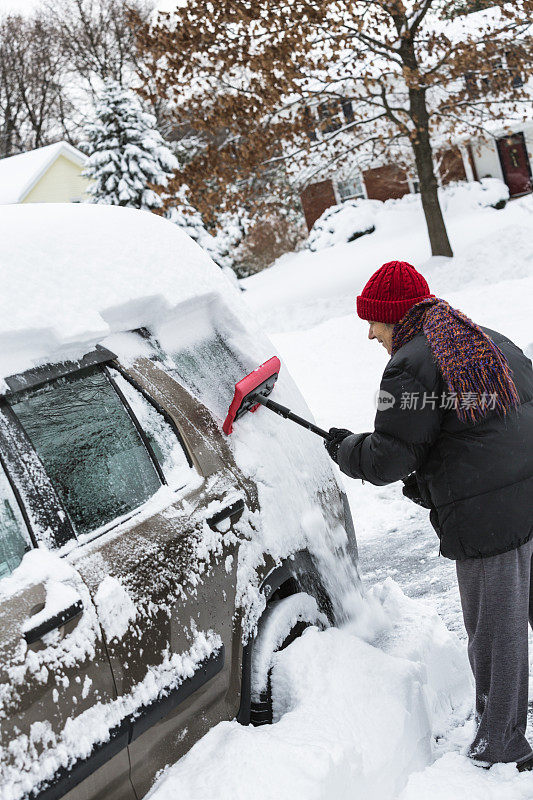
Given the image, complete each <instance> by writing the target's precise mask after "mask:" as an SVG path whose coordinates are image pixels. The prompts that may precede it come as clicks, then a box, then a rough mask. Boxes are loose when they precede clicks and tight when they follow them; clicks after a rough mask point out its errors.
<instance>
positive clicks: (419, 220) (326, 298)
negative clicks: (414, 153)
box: [241, 184, 533, 334]
mask: <svg viewBox="0 0 533 800" xmlns="http://www.w3.org/2000/svg"><path fill="white" fill-rule="evenodd" d="M469 186H474V185H473V184H464V185H463V187H462V188H464V193H462V188H461V191H459V190H457V191H458V192H459V195H460V196H459V197H458V199H457V204H456V205H454V203H453V202H452V203H450V204H449V205H448V206H447V208H446V209H445V211H444V216H445V221H446V224H447V228H448V233H449V236H450V239H451V243H452V247H453V249H454V252H455V253H456V254H457V255H456V258H455V259H453V260H451V261H450V259H440V261H439V263H440V268H439V270H440V274H441V275H442V278H443V279H442V280H439V281H438V283H435V285H433V283H432V270H433V269H434V268H436V267H437V261H436V260H435V259H433V260H432V261H431V262H429V264H428V258H429V257H430V253H431V251H430V248H429V241H428V236H427V230H426V226H425V221H424V216H423V212H422V207H421V203H420V196H419V195H406V196H405V197H404V198H402V199H401V200H387V202H385V203H384V204H383V207H382V209H381V210H380V211H379V213H378V215H377V217H376V230H375V232H374V233H372V234H370V235H369V236H363V237H361V238H359V239H357V240H356V241H353V242H349V243H346V244H338V245H336V246H335V247H334V248H326V249H324V250H319V251H318V252H314V253H310V252H309V251H303V252H300V253H287V254H286V255H285V256H282V257H281V258H280V259H278V260H277V261H276V262H275V263H274V264H273V265H272V267H270V268H269V269H267V270H264V271H263V272H261V273H259V274H257V275H254V276H251V277H250V278H246V279H245V280H243V281H241V285H242V286H243V287H244V288H245V289H246V293H245V298H246V300H247V301H248V303H249V304H250V305H251V306H252V308H253V309H254V311H255V312H256V314H257V317H258V318H259V319H260V321H261V322H262V324H263V325H264V326H265V328H266V329H267V330H268V331H269V333H270V334H272V333H278V332H285V331H290V332H294V331H296V330H299V329H308V328H310V327H312V326H314V325H317V324H319V323H321V322H325V321H326V320H329V319H331V318H337V317H340V316H343V315H348V314H354V313H355V298H356V296H357V295H358V294H360V293H361V290H362V288H363V286H364V285H365V283H366V282H367V280H368V278H369V277H370V275H371V274H372V272H374V271H375V270H376V269H377V268H378V267H380V266H381V264H383V263H384V262H386V261H391V260H393V259H398V260H402V261H409V262H410V263H411V264H414V265H415V266H417V267H418V268H420V269H421V270H422V272H424V274H426V272H427V273H428V274H427V278H428V280H429V284H430V289H431V290H432V291H434V292H436V293H437V294H440V295H441V296H446V295H445V293H446V292H447V291H449V290H451V289H455V288H456V287H458V286H459V285H462V283H466V282H468V281H469V280H470V274H471V272H470V269H471V268H474V270H475V276H476V277H475V281H477V280H478V279H480V278H481V279H482V280H485V281H486V282H487V283H488V282H492V283H494V281H498V282H499V281H501V280H502V278H504V277H507V276H508V277H509V278H514V277H518V276H519V275H520V276H525V275H526V274H527V275H529V274H532V272H533V270H531V269H530V266H531V248H530V241H531V236H532V233H533V213H532V209H533V201H532V197H531V195H530V196H529V197H526V198H523V199H521V200H513V201H512V202H510V203H508V204H507V206H506V207H505V208H504V209H502V210H499V211H497V210H495V209H493V208H491V207H490V206H483V207H481V206H480V205H479V202H478V200H479V197H480V196H481V197H483V196H485V195H484V193H481V189H479V187H480V186H481V184H476V185H475V186H474V189H469V188H468V187H469ZM476 186H477V187H478V188H476ZM504 188H506V187H504ZM454 191H455V190H454ZM461 197H462V199H461ZM487 197H488V194H487ZM492 199H494V197H492ZM459 200H461V203H459ZM463 201H464V203H463ZM511 228H512V229H513V231H514V233H513V231H512V230H511ZM500 237H505V238H504V239H503V238H502V241H501V242H500ZM493 248H497V253H498V257H495V256H494V257H493V255H492V251H493ZM466 257H467V258H468V260H469V263H468V265H466V264H464V262H463V264H464V266H465V267H467V268H466V271H465V272H464V274H463V276H462V277H461V266H460V263H461V262H462V260H463V258H466ZM448 270H449V271H450V273H451V274H453V276H454V277H453V278H451V279H450V281H449V282H448V280H447V278H446V275H447V272H448ZM484 270H486V274H487V278H486V279H483V278H482V276H483V272H484ZM446 299H449V298H446ZM463 310H464V311H465V312H466V313H468V308H463ZM501 310H502V313H503V311H504V309H501ZM358 324H359V322H358ZM483 324H485V323H483ZM503 332H505V331H503Z"/></svg>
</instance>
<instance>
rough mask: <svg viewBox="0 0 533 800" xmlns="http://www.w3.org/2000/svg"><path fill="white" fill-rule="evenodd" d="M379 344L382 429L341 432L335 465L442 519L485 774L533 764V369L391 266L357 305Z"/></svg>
mask: <svg viewBox="0 0 533 800" xmlns="http://www.w3.org/2000/svg"><path fill="white" fill-rule="evenodd" d="M357 313H358V315H359V316H360V317H361V318H362V319H364V320H367V321H368V322H369V323H370V329H369V333H368V336H369V338H370V339H376V340H378V341H379V342H380V343H381V344H382V345H383V346H384V347H385V348H386V350H387V352H388V353H389V354H390V355H391V356H392V357H391V359H390V361H389V362H388V364H387V366H386V368H385V372H384V373H383V378H382V381H381V386H380V392H379V395H378V411H377V414H376V419H375V427H374V431H373V432H372V433H362V434H353V433H352V432H351V431H348V430H345V429H339V428H332V429H331V431H330V433H331V434H332V439H331V441H329V442H326V448H327V450H328V452H329V454H330V455H331V457H332V458H333V459H334V460H335V461H336V462H337V463H338V465H339V467H340V468H341V470H342V471H343V472H344V473H346V475H349V476H350V477H352V478H361V479H363V480H366V481H369V482H370V483H373V484H376V485H378V486H382V485H384V484H387V483H392V482H394V481H397V480H400V479H403V480H404V490H403V491H404V494H405V495H406V496H407V497H409V498H410V499H412V500H414V501H415V502H417V503H419V504H420V505H423V506H425V507H426V508H428V509H430V520H431V523H432V525H433V527H434V528H435V530H436V532H437V534H438V535H439V538H440V552H441V553H442V555H443V556H446V557H447V558H451V559H454V560H455V561H456V567H457V578H458V582H459V591H460V595H461V604H462V609H463V617H464V622H465V627H466V631H467V634H468V641H469V645H468V654H469V658H470V664H471V666H472V671H473V673H474V678H475V683H476V719H477V723H478V728H477V734H476V737H475V739H474V741H473V742H472V745H471V747H470V753H469V755H470V756H471V758H472V759H473V760H474V761H475V762H476V763H477V764H479V765H481V766H490V765H492V764H494V763H497V762H516V763H517V767H518V769H520V770H524V769H532V768H533V751H532V750H531V747H530V746H529V743H528V742H527V740H526V737H525V730H526V724H527V702H528V628H527V625H528V616H529V619H530V621H533V592H532V591H531V578H532V572H531V562H532V556H533V541H532V536H533V370H532V368H531V361H530V360H529V359H528V358H526V356H525V355H524V353H523V352H522V351H521V350H520V349H519V348H518V347H517V346H516V345H515V344H513V342H511V341H510V340H509V339H507V338H506V337H505V336H503V335H502V334H500V333H497V332H496V331H493V330H489V329H487V328H482V327H480V326H478V325H476V324H475V323H474V322H472V321H471V320H470V319H468V317H466V316H465V315H464V314H462V313H461V312H460V311H457V310H456V309H453V308H452V307H451V306H450V305H449V304H448V303H447V302H446V301H444V300H441V299H439V298H437V297H435V296H434V295H432V294H430V291H429V287H428V284H427V282H426V281H425V279H424V278H423V276H422V275H421V274H420V273H418V272H417V271H416V270H415V268H414V267H412V266H411V265H410V264H407V263H405V262H401V261H392V262H390V263H388V264H384V265H383V266H382V267H381V268H380V269H378V270H377V272H375V273H374V275H372V277H371V278H370V280H369V281H368V283H367V284H366V286H365V288H364V289H363V292H362V294H361V295H360V296H359V297H358V298H357Z"/></svg>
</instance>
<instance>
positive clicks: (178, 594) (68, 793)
mask: <svg viewBox="0 0 533 800" xmlns="http://www.w3.org/2000/svg"><path fill="white" fill-rule="evenodd" d="M98 359H100V366H99V368H101V369H107V368H108V366H109V365H110V366H112V367H114V368H116V369H118V370H120V372H121V373H122V374H123V375H124V376H125V377H126V378H127V380H128V381H129V382H131V384H132V385H133V386H134V387H135V388H136V389H137V390H138V391H139V392H141V393H142V394H143V395H144V396H145V397H146V398H149V400H150V402H151V403H153V404H154V407H156V408H157V409H158V410H159V411H160V413H162V414H164V416H165V419H166V420H167V421H168V422H169V423H170V424H171V425H172V426H173V427H174V429H175V431H176V434H177V435H179V438H180V440H181V443H182V446H183V448H184V450H185V451H186V454H187V457H188V459H189V460H190V463H191V465H192V466H191V469H192V470H194V471H195V472H196V473H197V474H198V480H197V481H196V483H193V485H192V486H189V487H185V489H181V490H177V491H175V492H174V497H173V498H171V499H170V501H167V502H166V503H163V504H162V507H160V508H151V507H150V508H148V511H146V509H145V510H144V511H143V507H142V506H141V508H139V509H136V510H134V511H133V512H132V513H130V514H129V515H128V516H127V518H126V519H121V520H119V521H118V522H117V524H115V525H108V526H106V529H105V530H104V531H103V532H100V533H97V535H95V536H90V535H89V536H86V537H80V538H79V540H78V541H76V540H74V539H72V538H71V540H70V542H69V546H66V547H65V546H63V549H62V551H61V555H62V558H63V561H64V562H65V564H68V567H69V568H72V569H73V570H75V571H76V572H77V574H78V575H79V576H80V577H81V583H79V585H78V584H75V587H77V588H76V591H77V592H78V593H79V596H80V598H81V603H82V606H83V609H82V611H83V613H81V614H80V613H78V614H77V616H73V618H72V619H70V621H67V622H66V623H64V624H62V623H61V619H59V620H56V625H55V628H54V629H53V631H52V629H51V632H49V633H46V634H44V635H43V636H42V637H38V636H37V638H36V639H35V641H33V642H31V643H27V644H24V637H23V635H22V633H21V631H23V630H27V629H28V620H31V618H32V617H33V616H34V615H35V614H37V613H38V612H39V610H40V609H42V607H43V605H44V604H45V602H46V591H47V590H46V586H45V581H39V580H37V581H34V582H32V581H31V580H29V581H26V583H25V584H24V585H22V586H21V587H18V586H16V587H15V590H14V591H5V592H3V593H2V583H3V580H0V631H1V634H0V684H2V686H3V693H4V694H3V695H2V699H3V718H2V719H1V744H2V747H3V750H2V753H3V760H2V763H1V764H0V767H1V768H2V770H3V772H2V773H0V774H1V775H3V777H0V789H1V786H2V781H4V789H5V792H4V790H0V794H1V795H2V798H9V800H11V798H13V800H15V797H37V798H39V799H40V800H52V799H53V798H59V797H65V798H69V800H96V798H104V797H105V798H106V800H130V798H131V800H136V798H140V797H142V796H144V795H145V794H146V792H147V791H148V790H149V789H150V787H151V785H152V783H153V781H154V778H155V776H156V774H157V772H158V771H160V770H161V769H162V768H164V767H165V766H166V765H168V764H170V763H172V762H174V761H176V760H177V759H178V758H179V757H180V756H182V755H183V754H184V753H186V752H187V750H188V749H189V748H190V747H191V746H192V745H193V744H194V743H195V742H196V741H197V740H198V739H199V738H200V737H201V736H203V735H204V734H205V733H206V732H207V731H208V730H209V728H211V727H212V726H213V725H216V724H217V723H218V722H219V721H221V720H229V719H233V718H235V717H237V718H238V719H239V721H241V722H243V723H245V724H246V723H247V722H249V717H250V686H249V683H250V665H249V661H250V648H251V647H252V646H253V641H250V642H249V643H248V644H246V645H244V644H243V636H242V633H243V631H242V618H241V614H240V612H239V611H238V610H237V611H236V590H237V589H236V587H237V566H238V548H239V542H240V541H241V540H242V538H243V536H244V537H245V536H249V535H253V518H254V514H255V513H257V512H258V511H259V513H260V508H259V501H258V492H257V487H256V485H255V483H254V482H253V480H251V479H250V478H249V477H247V476H246V475H245V474H244V473H243V472H242V470H241V469H239V467H238V465H237V464H236V462H235V460H234V456H233V454H232V451H231V449H230V448H229V447H228V444H227V441H226V439H225V437H224V435H223V434H222V432H221V431H220V429H219V427H218V426H217V424H216V423H215V421H214V419H213V417H212V416H211V414H210V412H209V411H208V410H207V408H206V407H205V406H203V405H202V404H201V403H200V402H199V401H198V399H197V398H195V397H193V396H192V395H191V394H190V393H189V391H188V390H187V389H186V388H185V387H184V386H182V385H181V384H180V383H179V381H177V380H176V379H175V377H172V376H171V375H169V374H168V373H167V372H166V371H165V370H164V369H162V368H161V365H160V364H158V363H156V362H155V361H154V360H151V359H149V358H139V359H137V360H136V361H135V362H134V363H133V365H131V364H130V365H128V366H127V367H124V366H122V365H121V364H120V363H119V362H118V361H116V360H113V354H109V356H108V357H105V354H104V355H101V354H100V356H97V360H98ZM85 366H86V362H84V363H80V364H74V365H71V367H70V369H71V371H75V370H76V369H83V368H85ZM62 369H68V366H67V367H65V365H63V367H62ZM14 385H15V388H16V387H17V386H20V385H24V382H23V381H22V383H21V382H19V383H18V384H17V383H15V384H14ZM8 399H9V398H8ZM0 411H1V415H0V457H1V459H2V464H3V467H4V470H5V472H6V475H7V477H8V479H9V481H10V484H11V487H12V489H13V492H14V493H15V495H16V497H17V501H18V503H19V505H20V507H21V509H22V512H23V514H24V516H25V518H26V522H27V524H28V527H30V528H31V527H32V525H34V522H35V520H36V519H40V520H41V522H42V521H43V520H48V523H49V525H48V527H49V529H51V530H52V533H53V532H54V529H55V533H56V534H57V535H58V536H61V531H62V529H63V528H62V526H63V525H64V520H62V514H63V512H62V506H61V502H60V500H59V499H58V496H57V494H56V492H55V491H54V489H53V487H52V486H51V483H50V482H49V480H48V479H47V476H46V473H45V470H44V468H43V465H42V463H41V462H40V461H39V459H38V458H37V456H36V455H35V454H34V453H32V452H31V448H28V447H26V448H22V450H21V448H20V444H19V443H18V442H17V441H15V438H16V437H14V433H13V431H14V428H13V425H14V422H13V419H12V413H11V412H10V410H9V403H8V402H6V400H4V401H3V404H2V407H1V409H0ZM309 435H310V434H309ZM28 476H31V485H32V487H33V488H32V490H31V491H28V489H27V487H28V485H29V484H28V480H25V478H26V479H27V478H28ZM24 487H26V488H24ZM343 501H344V503H343ZM95 502H98V498H95ZM327 503H328V508H327V509H326V510H325V512H324V513H326V514H329V515H330V516H331V518H332V521H333V522H334V523H335V524H341V525H343V526H344V527H345V528H346V530H347V532H348V534H349V536H350V537H351V543H352V556H353V558H354V560H355V559H356V550H355V540H354V537H353V528H350V526H351V520H350V519H349V510H348V509H347V506H346V503H345V498H342V497H341V495H340V492H338V493H337V496H333V495H332V494H330V496H329V497H328V498H327ZM220 512H222V514H220ZM224 514H226V517H227V518H226V520H225V522H224V524H222V521H221V522H218V521H217V520H218V517H220V516H221V515H222V516H224ZM63 516H64V515H63ZM205 526H207V528H209V530H212V532H213V537H214V538H213V543H212V547H211V550H210V551H208V552H207V553H203V551H202V550H201V548H200V549H199V542H200V541H201V538H202V531H204V530H207V528H206V527H205ZM221 526H222V528H223V533H220V531H218V529H219V528H220V527H221ZM41 527H42V526H41ZM217 531H218V532H217ZM66 538H67V539H68V538H69V537H68V536H67V537H66ZM43 544H44V545H46V543H43V542H39V541H35V539H34V542H33V545H34V546H35V545H39V546H40V547H42V546H43ZM198 553H200V556H198ZM202 553H203V555H202ZM109 574H112V575H113V576H114V577H115V578H116V579H117V580H118V581H119V582H120V584H121V585H123V586H125V587H127V589H128V592H129V594H130V595H131V596H132V597H133V598H134V600H135V606H136V608H137V617H136V619H134V620H133V621H132V623H131V624H130V627H129V629H128V630H127V632H126V633H125V634H124V635H123V636H122V637H117V638H109V637H108V636H106V635H105V633H104V632H102V630H101V629H100V627H101V626H100V625H99V618H98V613H99V612H98V607H97V603H96V599H95V598H97V593H98V588H99V586H100V585H101V582H102V580H103V578H104V577H105V576H106V575H109ZM9 580H10V576H8V577H7V578H6V581H8V582H9ZM72 580H74V578H73V579H72ZM76 580H77V579H76ZM67 582H68V581H67ZM257 585H258V586H260V587H261V591H262V592H263V594H264V596H265V601H266V602H269V601H270V600H271V599H272V598H273V597H277V598H279V597H283V596H286V595H288V594H291V593H293V592H295V591H299V590H301V589H302V587H303V588H304V589H305V590H306V591H308V592H310V593H313V594H314V595H315V596H316V597H317V599H318V601H319V604H320V606H321V608H322V609H325V610H326V611H327V612H328V614H329V615H330V617H331V616H332V615H333V614H334V611H332V601H331V598H328V590H327V587H326V586H325V582H324V578H323V576H322V577H321V576H320V574H319V572H318V570H317V568H316V565H315V563H314V560H313V559H312V558H311V556H310V555H309V553H308V552H307V551H302V552H297V553H292V554H291V558H287V559H286V560H285V561H284V562H283V563H282V564H279V563H277V564H276V563H275V562H274V560H273V559H272V558H271V557H269V556H265V557H264V559H263V562H262V563H261V564H260V566H259V567H258V569H257ZM84 625H85V626H87V627H86V628H84V627H83V626H84ZM91 626H92V627H91ZM76 630H78V633H77V634H76V633H75V632H76ZM85 630H87V636H86V637H85V639H84V633H83V632H84V631H85ZM207 630H210V631H214V632H215V634H216V635H217V636H218V637H220V640H221V643H222V646H219V647H218V648H216V649H215V650H214V651H213V652H212V653H210V654H209V655H208V657H207V658H205V659H204V660H202V661H201V662H200V663H193V662H194V659H193V660H192V661H191V663H192V664H193V669H192V674H190V673H191V669H190V664H189V669H188V673H189V674H187V675H186V676H185V677H183V675H182V677H181V679H180V680H179V681H174V683H173V682H172V676H171V675H170V672H168V675H169V676H170V677H169V678H168V681H167V684H164V682H163V684H161V685H162V687H163V688H162V690H161V691H160V692H159V693H157V692H156V694H155V695H153V689H150V681H149V678H150V675H156V674H157V675H160V674H161V675H167V672H166V671H168V670H169V667H168V665H169V663H171V662H169V658H171V657H172V658H174V661H175V663H178V662H176V655H177V656H178V657H180V658H183V663H184V665H185V666H186V665H187V664H188V663H189V661H188V660H190V659H191V648H192V647H194V643H195V638H194V636H195V631H207ZM37 633H38V631H37ZM73 635H79V638H80V645H79V646H80V647H81V648H82V649H83V647H86V652H84V653H82V654H81V655H80V656H79V658H77V659H74V660H72V659H70V661H69V658H67V657H66V656H65V654H64V653H63V651H62V649H61V648H62V646H63V645H62V643H65V642H66V641H67V640H69V637H72V636H73ZM47 637H48V638H47ZM53 637H55V638H53ZM30 638H31V637H30ZM69 641H70V640H69ZM84 642H85V644H84ZM87 642H88V644H87ZM29 653H31V654H33V655H32V659H33V661H32V660H31V659H29V656H28V654H29ZM172 663H174V662H172ZM179 663H181V662H179ZM28 664H30V665H33V666H32V668H31V669H29V668H28ZM184 668H185V667H184ZM158 671H159V672H158ZM186 672H187V670H186ZM147 676H148V677H147ZM165 680H166V679H165ZM143 682H144V683H143ZM145 684H146V687H147V688H146V694H147V697H148V700H146V698H144V700H143V698H142V697H141V701H140V702H139V703H137V705H136V706H135V703H133V700H132V703H133V706H132V707H133V711H131V710H128V708H129V707H128V706H127V704H126V705H124V706H123V710H125V711H127V713H125V715H124V716H123V717H122V718H121V717H120V713H121V712H120V710H119V711H117V712H116V718H117V723H116V724H115V725H114V726H111V727H110V731H109V737H108V738H107V739H106V736H107V735H106V734H105V731H104V733H99V732H97V731H96V729H97V728H98V725H99V724H100V723H99V720H100V717H101V714H100V712H99V710H102V709H111V708H115V706H116V705H117V702H118V701H119V700H120V698H126V699H128V698H133V697H134V696H135V692H138V691H139V690H138V687H139V686H144V685H145ZM156 688H157V687H156ZM150 691H152V695H153V696H149V692H150ZM128 702H129V700H128ZM113 704H115V705H113ZM130 705H131V704H130ZM91 709H92V710H93V711H94V714H92V711H91ZM84 712H87V713H86V716H87V730H86V736H87V744H86V747H85V750H86V751H87V752H85V753H84V754H83V755H80V754H81V753H82V752H83V748H84V745H83V736H81V738H80V737H78V738H80V742H79V746H78V748H77V751H76V752H77V755H76V757H75V758H72V757H71V756H70V755H69V753H68V752H64V751H63V750H61V748H60V747H59V744H61V742H62V741H63V739H62V738H61V737H62V736H64V731H65V730H66V729H68V726H69V724H70V723H69V720H72V719H75V718H77V717H78V716H79V715H80V714H82V713H84ZM102 713H103V712H102ZM106 713H107V711H106ZM113 713H115V712H113ZM91 714H92V716H91ZM110 719H111V717H110ZM91 720H92V721H93V722H94V726H95V729H94V730H89V728H91V725H92V723H91ZM65 726H67V728H66V727H65ZM73 730H74V731H75V732H76V731H77V729H76V728H74V729H73ZM78 734H79V732H78V733H77V734H76V735H77V736H78ZM12 743H16V746H13V747H12V748H11V749H10V744H12ZM67 750H68V748H67ZM58 754H59V755H58ZM47 758H49V759H50V764H49V765H48V766H46V759H47ZM43 765H44V766H43ZM43 770H44V771H43ZM14 776H15V777H16V778H17V780H15V781H14V783H15V784H16V785H17V786H18V787H19V789H18V790H17V792H18V793H16V794H13V791H14V790H13V789H12V785H14V783H13V779H14ZM43 776H44V779H42V778H43ZM17 781H18V783H17ZM8 787H9V788H8Z"/></svg>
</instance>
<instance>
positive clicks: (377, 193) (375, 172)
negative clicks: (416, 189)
mask: <svg viewBox="0 0 533 800" xmlns="http://www.w3.org/2000/svg"><path fill="white" fill-rule="evenodd" d="M363 178H364V181H365V186H366V192H367V195H368V197H369V199H370V200H389V199H397V198H398V197H403V196H404V194H408V192H409V184H408V182H407V175H406V174H405V172H404V171H403V169H400V167H396V166H395V165H394V164H387V165H386V166H384V167H375V168H374V169H367V170H366V172H363Z"/></svg>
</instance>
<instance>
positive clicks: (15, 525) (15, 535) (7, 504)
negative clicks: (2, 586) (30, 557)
mask: <svg viewBox="0 0 533 800" xmlns="http://www.w3.org/2000/svg"><path fill="white" fill-rule="evenodd" d="M30 548H31V540H30V536H29V534H28V529H27V528H26V523H25V522H24V518H23V516H22V514H21V511H20V508H19V506H18V503H17V500H16V498H15V494H14V492H13V489H12V488H11V485H10V483H9V481H8V479H7V475H6V474H5V472H4V470H3V468H2V467H1V466H0V580H1V579H2V578H4V577H5V576H6V575H9V574H10V573H11V572H13V570H14V569H16V568H17V567H18V565H19V564H20V562H21V561H22V556H23V555H24V553H25V552H26V551H27V550H29V549H30Z"/></svg>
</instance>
